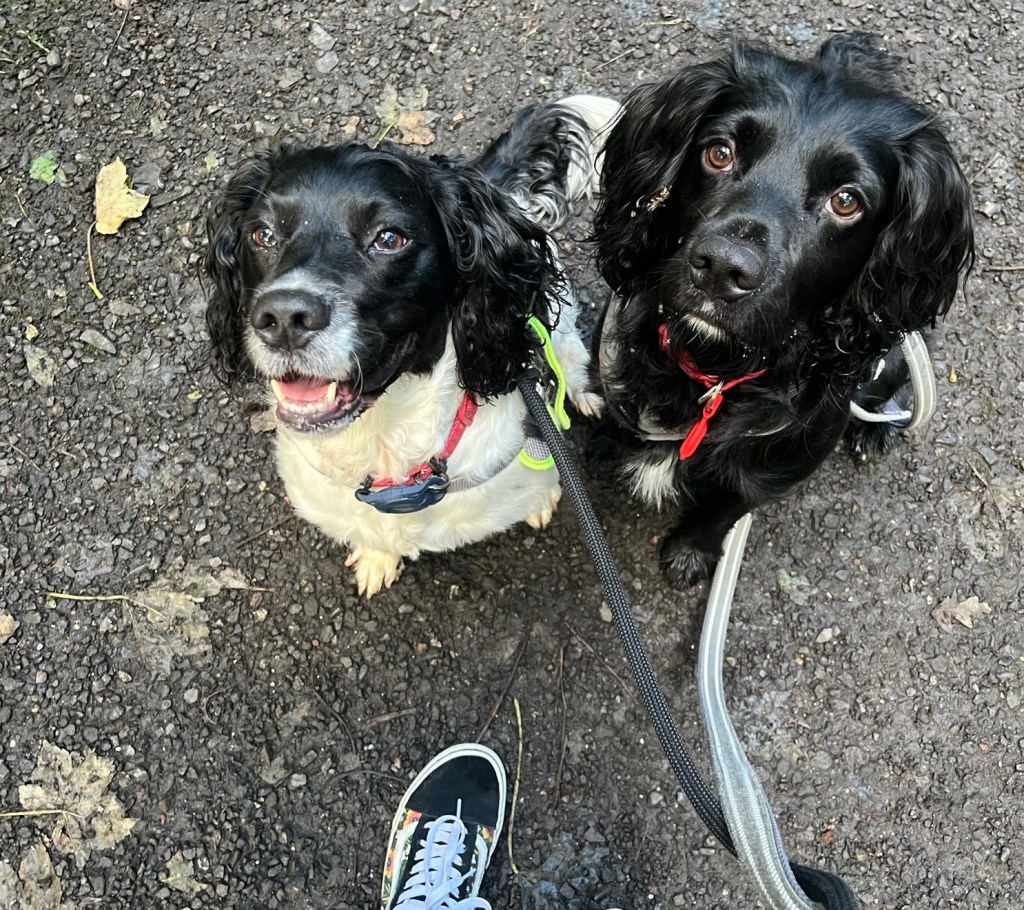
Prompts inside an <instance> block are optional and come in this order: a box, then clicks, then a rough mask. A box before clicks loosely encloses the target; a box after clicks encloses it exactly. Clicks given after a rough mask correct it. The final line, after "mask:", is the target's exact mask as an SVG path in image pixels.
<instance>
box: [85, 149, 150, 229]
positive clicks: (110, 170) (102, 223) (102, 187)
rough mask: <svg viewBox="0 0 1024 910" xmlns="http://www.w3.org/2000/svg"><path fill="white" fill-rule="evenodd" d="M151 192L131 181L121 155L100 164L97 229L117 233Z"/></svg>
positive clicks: (140, 207) (146, 202) (139, 210)
mask: <svg viewBox="0 0 1024 910" xmlns="http://www.w3.org/2000/svg"><path fill="white" fill-rule="evenodd" d="M148 203H149V196H147V195H146V194H145V193H139V192H136V191H135V190H133V189H132V188H131V187H130V186H129V185H128V170H127V168H125V166H124V162H123V161H122V160H121V159H120V158H115V159H114V160H113V161H112V162H111V163H110V164H107V165H105V166H104V167H102V168H100V172H99V174H97V175H96V230H97V231H99V233H101V234H116V233H117V230H118V228H120V227H121V225H122V224H123V223H124V222H125V221H126V220H127V219H128V218H138V217H139V215H141V214H142V212H143V210H144V209H145V208H146V205H147V204H148Z"/></svg>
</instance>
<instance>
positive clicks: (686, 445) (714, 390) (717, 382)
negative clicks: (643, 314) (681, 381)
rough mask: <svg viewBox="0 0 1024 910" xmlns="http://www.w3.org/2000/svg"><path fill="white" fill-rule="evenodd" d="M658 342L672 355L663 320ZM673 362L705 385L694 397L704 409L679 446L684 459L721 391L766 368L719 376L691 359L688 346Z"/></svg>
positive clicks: (700, 434)
mask: <svg viewBox="0 0 1024 910" xmlns="http://www.w3.org/2000/svg"><path fill="white" fill-rule="evenodd" d="M658 344H659V345H660V347H661V349H662V350H663V351H664V352H665V353H666V354H668V355H669V356H671V355H672V344H671V342H670V341H669V337H668V326H667V325H665V323H662V324H661V325H660V326H658ZM676 365H677V366H678V367H679V369H681V370H682V371H683V372H684V373H685V374H686V376H687V378H689V379H692V380H693V381H694V382H699V383H700V384H701V385H702V386H704V388H706V389H707V391H706V392H705V393H704V394H703V395H701V396H700V398H699V399H697V400H698V401H699V402H701V403H702V404H703V405H704V409H703V411H702V412H701V415H700V417H698V418H697V422H696V423H695V424H694V425H693V426H692V427H690V432H689V433H687V434H686V438H685V439H683V442H682V444H681V445H680V446H679V460H680V461H683V460H685V459H687V458H689V457H690V456H691V455H692V454H693V453H694V452H696V451H697V446H699V445H700V444H701V440H703V439H704V435H705V434H706V433H707V431H708V423H709V422H710V420H711V418H712V417H714V416H715V414H716V413H717V412H718V409H719V408H720V407H721V406H722V393H723V392H728V391H729V389H731V388H733V387H735V386H738V385H739V384H740V383H741V382H747V381H748V380H750V379H757V378H758V377H759V376H763V375H764V374H765V373H767V372H768V371H767V370H766V369H761V370H755V371H754V372H753V373H746V374H744V375H743V376H737V377H736V378H734V379H722V378H721V377H719V376H711V375H709V374H707V373H702V372H701V371H700V368H699V367H698V366H697V361H696V360H694V359H693V355H692V354H690V352H689V351H687V350H682V351H680V352H679V354H678V355H676Z"/></svg>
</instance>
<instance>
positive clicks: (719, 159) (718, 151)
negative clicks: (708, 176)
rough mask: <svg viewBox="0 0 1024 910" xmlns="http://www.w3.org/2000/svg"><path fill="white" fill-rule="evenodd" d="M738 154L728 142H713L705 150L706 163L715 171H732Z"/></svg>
mask: <svg viewBox="0 0 1024 910" xmlns="http://www.w3.org/2000/svg"><path fill="white" fill-rule="evenodd" d="M735 159H736V154H735V153H734V152H733V150H732V146H731V145H729V144H728V143H727V142H713V143H712V144H711V145H709V146H708V147H707V148H706V149H704V163H705V164H706V165H707V166H708V167H709V168H711V170H713V171H728V170H731V169H732V165H733V161H734V160H735Z"/></svg>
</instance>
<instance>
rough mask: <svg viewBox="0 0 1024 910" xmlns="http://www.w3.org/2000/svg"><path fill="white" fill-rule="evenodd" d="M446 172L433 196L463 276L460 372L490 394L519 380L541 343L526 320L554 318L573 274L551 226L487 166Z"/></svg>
mask: <svg viewBox="0 0 1024 910" xmlns="http://www.w3.org/2000/svg"><path fill="white" fill-rule="evenodd" d="M438 163H440V164H441V166H442V167H443V168H447V166H446V164H445V163H444V162H443V161H441V160H439V161H438ZM442 175H443V179H442V180H441V181H439V182H440V184H441V185H440V186H439V187H437V188H436V189H438V190H440V191H439V192H437V193H435V195H434V197H433V198H434V203H435V205H436V207H437V210H438V213H439V215H440V217H441V222H442V224H443V226H444V230H445V235H446V239H447V241H448V247H449V249H450V251H451V255H452V260H453V263H454V265H455V268H456V270H457V271H458V275H459V281H460V293H458V294H457V295H456V298H455V301H454V303H453V304H452V311H451V313H450V319H451V330H452V339H453V341H454V343H455V352H456V356H457V359H458V365H459V376H460V379H461V381H462V385H463V386H464V387H465V388H466V389H468V390H469V391H471V392H473V393H475V394H477V395H480V396H481V397H484V398H489V397H493V396H495V395H501V394H504V393H506V392H508V391H509V390H510V389H511V388H512V387H513V386H514V385H515V382H516V379H517V378H518V376H519V374H520V373H521V372H522V370H523V368H524V367H525V366H526V365H527V364H528V363H529V361H530V358H531V355H532V351H533V350H534V348H535V347H536V339H535V337H534V335H533V333H532V331H531V329H530V328H529V326H528V325H527V323H526V320H527V319H528V318H529V317H530V316H536V317H538V318H539V319H540V320H541V321H542V322H544V323H545V324H546V325H549V324H550V322H551V319H552V317H551V315H550V312H549V311H550V310H551V309H552V306H554V307H555V310H556V312H557V305H558V302H559V300H560V298H561V297H562V296H563V295H564V290H565V286H564V282H565V281H567V278H566V277H565V276H564V273H563V272H562V270H561V268H560V267H559V265H558V263H557V262H556V260H555V256H554V253H553V251H552V247H551V245H550V242H549V240H548V236H547V234H546V233H545V231H544V230H543V229H542V228H540V227H539V226H538V225H537V224H535V223H534V222H533V221H532V220H531V219H530V218H529V217H528V216H527V215H526V214H525V213H524V212H523V211H522V210H521V209H520V208H519V207H518V206H517V205H516V204H515V202H514V201H512V199H510V198H509V197H508V196H506V195H505V194H504V193H502V192H501V191H500V190H498V189H496V188H495V187H493V186H492V185H491V184H490V183H489V182H488V181H487V178H486V177H484V175H483V174H482V173H479V172H478V171H476V170H475V169H473V168H468V167H461V168H459V169H458V170H455V169H445V170H443V171H442Z"/></svg>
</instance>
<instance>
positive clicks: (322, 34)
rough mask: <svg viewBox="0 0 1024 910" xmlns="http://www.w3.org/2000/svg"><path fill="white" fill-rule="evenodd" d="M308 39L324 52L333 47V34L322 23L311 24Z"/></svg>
mask: <svg viewBox="0 0 1024 910" xmlns="http://www.w3.org/2000/svg"><path fill="white" fill-rule="evenodd" d="M309 40H310V41H312V42H313V46H314V47H315V48H316V49H317V50H319V51H324V52H326V51H329V50H330V49H331V48H332V47H334V35H332V34H331V33H330V32H329V31H327V29H325V28H324V27H323V26H322V25H317V24H314V25H313V27H312V28H311V29H310V30H309Z"/></svg>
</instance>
